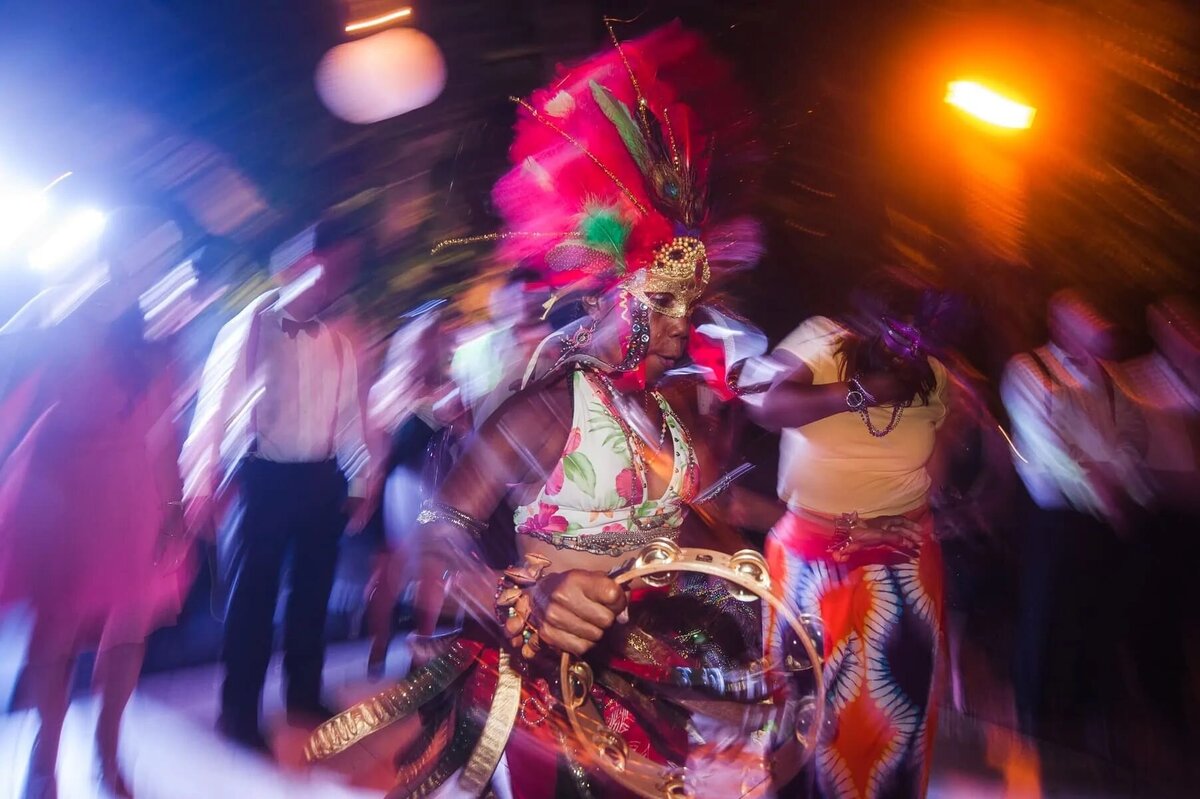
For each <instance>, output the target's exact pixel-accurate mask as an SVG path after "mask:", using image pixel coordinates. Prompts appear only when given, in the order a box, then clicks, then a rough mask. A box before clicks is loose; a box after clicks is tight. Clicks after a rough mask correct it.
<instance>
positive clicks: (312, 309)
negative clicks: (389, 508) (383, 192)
mask: <svg viewBox="0 0 1200 799" xmlns="http://www.w3.org/2000/svg"><path fill="white" fill-rule="evenodd" d="M360 253H361V243H360V241H359V239H358V237H357V235H356V232H355V230H354V228H353V227H352V226H351V225H350V222H349V221H348V220H346V219H331V220H327V221H324V222H321V223H319V224H318V225H316V226H314V227H313V228H310V229H309V230H307V231H305V232H304V233H302V234H301V235H300V236H298V237H297V238H295V239H293V240H292V241H289V242H288V243H286V244H285V245H283V246H282V247H280V248H279V249H278V250H277V251H276V252H275V254H274V255H273V256H272V262H271V266H272V271H273V272H274V273H275V275H276V277H277V279H278V281H279V284H280V288H279V289H278V290H275V291H271V292H268V293H267V294H265V295H263V296H262V297H259V298H258V299H257V300H255V301H254V302H252V303H251V304H250V306H249V307H247V308H246V309H245V310H243V311H242V312H241V313H240V314H239V315H238V316H237V317H236V318H235V319H233V320H232V321H231V322H230V323H229V324H227V325H226V326H225V327H224V328H223V329H222V330H221V333H220V334H219V335H218V336H217V340H216V343H215V345H214V346H213V351H212V354H211V355H210V357H209V360H208V363H207V365H206V366H205V370H204V376H203V379H202V383H201V391H200V399H199V403H198V407H197V411H196V416H195V419H194V421H193V424H192V430H191V434H190V435H189V437H188V441H187V443H186V444H185V446H184V453H183V461H184V465H185V473H186V488H185V494H186V498H187V504H188V517H189V524H192V525H203V524H204V523H205V522H206V521H207V519H209V518H211V516H212V513H213V509H214V500H215V499H219V498H220V494H221V492H223V491H224V490H225V487H226V486H225V485H224V482H225V481H224V475H223V474H222V473H221V471H220V470H221V466H222V464H228V466H227V469H233V470H235V472H236V481H237V485H238V490H239V493H240V499H241V502H242V504H243V506H244V513H243V515H242V517H241V520H240V522H239V524H238V525H237V528H236V530H234V531H233V536H234V540H233V542H232V550H233V555H232V562H231V563H230V564H229V565H228V567H227V568H228V571H229V578H228V582H229V585H230V596H229V601H228V608H227V611H226V619H225V646H224V652H223V655H222V660H223V662H224V664H225V681H224V685H223V687H222V692H221V718H220V721H219V724H218V727H219V729H220V731H221V732H222V733H223V734H225V735H226V736H228V737H229V738H230V739H232V740H234V741H237V742H239V743H241V744H244V745H246V746H248V747H251V748H254V749H257V750H260V751H265V750H266V749H267V745H266V741H265V739H264V738H263V736H262V733H261V731H260V728H259V714H260V706H261V700H262V688H263V682H264V680H265V678H266V672H267V665H268V663H269V662H270V659H271V649H272V639H273V624H272V622H273V619H274V614H275V606H276V602H277V600H278V596H279V585H280V579H281V572H282V570H283V563H284V560H285V557H286V556H288V555H289V553H290V556H291V559H290V564H291V567H290V580H291V582H290V586H289V589H290V590H289V593H288V602H287V609H286V615H285V621H284V642H283V646H284V671H285V674H286V678H287V688H286V702H287V710H288V719H289V723H303V722H305V721H306V720H309V719H315V720H320V719H321V718H324V717H328V716H329V714H330V711H329V710H328V709H326V707H325V706H324V705H323V704H322V702H321V671H322V667H323V664H324V660H325V642H324V631H325V619H326V613H327V608H328V603H329V597H330V592H331V591H332V588H333V578H334V570H335V567H336V564H337V559H338V540H339V538H340V537H341V534H342V532H343V530H344V529H346V526H347V519H348V518H349V519H350V524H351V529H354V528H355V526H357V527H358V528H361V526H362V524H363V523H364V521H365V518H366V514H367V513H368V511H369V504H368V503H367V502H366V501H365V497H366V495H367V488H368V485H367V480H366V479H365V478H366V474H367V471H366V468H367V461H368V456H367V449H366V446H365V443H364V432H363V416H362V412H361V402H360V397H359V384H358V368H357V363H356V353H355V351H354V349H353V347H352V346H351V345H350V343H349V340H348V339H347V338H346V337H345V336H344V335H342V334H341V333H339V332H337V331H335V330H333V329H331V327H330V326H329V325H328V324H327V323H326V321H325V319H324V318H323V314H324V313H325V311H326V309H327V308H328V306H329V305H330V303H331V302H333V301H334V300H335V299H337V298H338V297H339V296H341V294H342V293H343V292H344V290H345V289H346V288H347V287H348V285H349V283H350V280H351V279H352V278H353V275H354V274H355V271H356V270H357V267H358V262H359V259H360ZM348 481H349V482H348Z"/></svg>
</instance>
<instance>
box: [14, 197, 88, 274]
mask: <svg viewBox="0 0 1200 799" xmlns="http://www.w3.org/2000/svg"><path fill="white" fill-rule="evenodd" d="M106 221H107V217H106V216H105V215H104V214H103V213H102V212H100V211H97V210H96V209H94V208H89V209H87V210H84V211H78V212H76V213H75V214H73V215H72V216H70V217H69V218H68V219H67V220H66V221H65V222H63V223H62V224H61V225H59V226H58V227H56V228H55V229H54V231H53V232H52V233H51V234H50V235H49V237H48V238H47V239H46V241H44V242H43V243H42V244H41V245H40V246H38V247H37V248H35V249H34V250H32V251H31V252H30V253H29V265H30V266H32V267H33V268H34V269H36V270H38V271H39V272H57V271H61V270H63V269H66V268H69V267H72V266H75V265H76V264H77V263H78V262H79V261H80V260H82V259H83V258H85V257H86V256H88V255H89V254H91V253H92V251H93V249H94V245H95V243H96V239H97V238H99V236H100V234H101V233H102V232H103V231H104V223H105V222H106Z"/></svg>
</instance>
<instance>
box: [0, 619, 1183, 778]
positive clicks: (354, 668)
mask: <svg viewBox="0 0 1200 799" xmlns="http://www.w3.org/2000/svg"><path fill="white" fill-rule="evenodd" d="M2 643H3V636H2V635H0V653H2V655H0V681H3V680H5V679H7V678H9V677H11V674H12V672H13V665H12V662H11V660H12V658H11V652H12V650H11V648H9V647H7V646H3V645H2ZM394 654H395V655H396V657H393V658H392V660H393V662H392V663H390V664H389V665H390V667H391V670H392V671H396V672H399V671H401V670H403V669H404V668H406V666H407V664H406V663H404V662H403V661H404V657H403V652H402V651H400V648H399V647H397V648H396V650H394ZM268 679H269V682H268V689H267V692H266V705H267V706H266V715H267V717H268V718H269V719H273V720H275V721H274V723H273V725H272V727H273V730H274V732H273V737H274V743H275V745H276V747H277V748H278V749H280V750H282V751H283V752H285V753H293V754H284V755H283V756H281V760H283V761H284V765H279V764H276V763H269V762H267V761H265V760H263V759H260V758H257V757H254V756H250V755H246V754H244V753H242V752H241V751H240V750H238V749H236V748H234V747H231V746H229V745H227V744H226V743H225V742H224V741H223V740H221V739H220V738H219V737H217V736H216V735H215V734H214V732H213V722H214V720H215V717H216V696H217V687H218V670H217V668H216V667H215V666H204V667H198V668H193V669H186V670H178V671H173V672H167V673H162V674H157V675H151V676H148V677H147V678H146V679H145V680H144V681H143V683H142V685H141V686H140V687H139V690H138V693H137V695H136V696H135V698H134V700H133V702H132V703H131V705H130V708H129V711H128V715H127V717H126V733H125V740H124V756H125V765H126V772H127V775H128V777H129V778H130V780H131V782H132V786H133V790H134V792H135V794H136V795H137V796H138V798H139V799H214V797H221V798H222V799H224V798H226V797H228V798H230V799H241V797H246V798H247V799H276V797H278V798H279V799H284V797H287V799H358V798H359V797H361V798H362V799H366V798H367V797H379V795H380V794H379V793H377V792H373V791H366V790H362V789H356V788H352V787H350V786H348V785H347V784H346V783H345V782H344V781H341V780H339V778H338V777H337V776H335V775H331V774H325V773H320V772H313V771H310V770H306V769H303V768H302V767H301V766H300V765H299V760H300V758H299V757H298V756H297V755H296V754H294V753H297V752H298V751H299V749H300V747H301V745H302V741H303V734H302V733H299V732H298V731H292V730H289V729H288V728H286V726H284V725H282V724H281V723H280V722H279V719H280V716H281V709H280V706H279V699H278V696H279V690H278V687H279V664H278V661H276V662H275V663H273V664H272V670H271V674H270V676H269V678H268ZM326 682H327V685H328V687H329V691H330V693H331V695H332V696H334V697H336V698H337V699H338V701H340V702H343V703H349V702H352V701H354V700H356V699H359V698H361V697H363V696H364V695H366V694H369V693H370V692H371V690H372V688H373V686H372V685H371V684H369V683H367V681H366V678H365V645H363V644H361V643H352V644H344V645H339V646H337V647H334V648H333V649H331V651H330V657H329V663H328V666H327V669H326ZM0 685H2V682H0ZM94 715H95V707H94V704H93V703H92V702H91V701H90V700H80V701H77V702H76V703H75V704H74V706H73V707H72V709H71V713H70V715H69V717H68V719H67V725H66V731H65V734H64V741H63V750H62V757H61V761H60V765H59V772H58V773H59V779H60V785H59V787H60V797H61V799H85V797H89V798H90V797H100V796H103V794H101V793H100V792H99V791H98V789H97V788H96V787H95V785H94V782H93V779H92V773H93V768H94V766H93V760H92V752H91V745H90V734H91V725H92V723H93V720H94ZM35 728H36V725H35V722H34V720H33V719H32V717H31V716H30V715H29V714H28V713H15V714H11V715H7V716H0V799H16V797H18V796H19V795H20V788H21V786H22V785H23V781H24V772H25V758H26V757H27V754H28V751H29V746H30V744H31V741H32V739H33V735H34V733H35ZM1040 764H1041V771H1044V774H1043V773H1041V771H1039V768H1038V761H1037V760H1035V759H1034V758H1033V756H1032V755H1031V750H1030V749H1029V748H1028V747H1023V746H1021V743H1020V741H1018V740H1016V739H1014V738H1013V736H1011V735H1010V734H1008V733H1007V731H1006V729H1005V728H1003V727H1000V726H997V725H992V724H987V723H983V722H979V721H975V720H971V719H968V718H965V717H963V716H959V715H956V714H953V713H946V714H943V719H942V723H941V726H940V731H939V740H938V744H937V749H936V753H935V761H934V774H933V779H932V784H931V785H930V791H929V795H930V796H931V797H935V798H936V799H950V798H951V797H953V798H954V799H958V798H959V797H964V798H967V797H969V798H970V799H975V798H976V797H979V799H986V798H987V797H1035V796H1054V797H1079V799H1085V798H1086V799H1102V798H1104V799H1107V798H1108V797H1114V798H1115V797H1132V796H1167V795H1168V794H1163V793H1156V792H1154V791H1152V790H1149V789H1147V788H1146V787H1145V786H1141V787H1139V786H1137V785H1136V784H1135V781H1134V780H1133V779H1132V778H1131V777H1129V776H1128V775H1127V774H1123V773H1122V772H1120V771H1119V770H1117V769H1115V768H1113V767H1111V766H1108V765H1106V764H1105V763H1103V762H1100V761H1097V760H1096V759H1094V758H1087V757H1084V756H1081V755H1079V754H1076V753H1072V752H1067V751H1045V750H1044V751H1042V753H1041V761H1040ZM1198 795H1200V794H1198Z"/></svg>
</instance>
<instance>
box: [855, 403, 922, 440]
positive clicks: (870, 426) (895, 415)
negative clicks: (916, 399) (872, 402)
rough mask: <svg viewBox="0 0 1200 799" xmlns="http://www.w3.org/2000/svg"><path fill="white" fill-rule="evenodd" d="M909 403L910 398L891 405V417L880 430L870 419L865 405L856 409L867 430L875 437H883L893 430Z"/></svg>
mask: <svg viewBox="0 0 1200 799" xmlns="http://www.w3.org/2000/svg"><path fill="white" fill-rule="evenodd" d="M909 405H912V400H908V401H907V402H899V403H896V404H895V405H893V406H892V418H891V419H890V420H889V421H888V423H887V427H885V428H883V429H882V430H880V429H879V428H877V427H875V424H874V423H873V422H872V421H871V414H869V413H868V412H867V407H866V406H865V405H864V406H863V407H861V408H859V409H858V413H859V415H860V416H862V418H863V421H864V422H866V425H867V432H868V433H870V434H871V435H873V436H875V438H883V437H884V436H886V435H887V434H888V433H890V432H892V431H893V430H895V429H896V425H898V424H900V417H901V416H903V415H904V409H905V408H907V407H908V406H909Z"/></svg>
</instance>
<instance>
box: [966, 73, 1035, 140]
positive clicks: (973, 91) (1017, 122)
mask: <svg viewBox="0 0 1200 799" xmlns="http://www.w3.org/2000/svg"><path fill="white" fill-rule="evenodd" d="M945 100H946V102H947V103H948V104H950V105H952V106H954V107H955V108H958V109H960V110H962V111H965V112H966V113H968V114H970V115H971V116H973V117H975V118H976V119H982V120H983V121H984V122H987V123H990V124H992V125H995V126H996V127H999V128H1010V129H1013V130H1024V129H1026V128H1028V127H1030V126H1032V125H1033V118H1034V116H1035V115H1037V109H1036V108H1033V107H1031V106H1028V105H1024V104H1022V103H1018V102H1017V101H1016V100H1011V99H1009V98H1007V97H1005V96H1004V95H1002V94H1000V93H999V92H995V91H993V90H991V89H989V88H988V87H987V86H984V85H982V84H979V83H976V82H975V81H970V80H956V81H951V82H950V83H948V84H946V97H945Z"/></svg>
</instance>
